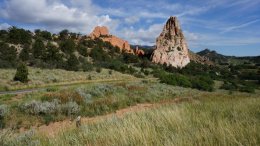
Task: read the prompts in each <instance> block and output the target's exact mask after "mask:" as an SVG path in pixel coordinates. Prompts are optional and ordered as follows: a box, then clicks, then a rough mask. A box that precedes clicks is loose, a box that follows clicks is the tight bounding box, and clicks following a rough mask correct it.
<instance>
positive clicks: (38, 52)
mask: <svg viewBox="0 0 260 146" xmlns="http://www.w3.org/2000/svg"><path fill="white" fill-rule="evenodd" d="M32 50H33V56H34V58H36V59H42V57H43V56H44V52H45V46H44V44H43V42H42V40H40V39H37V40H36V41H35V43H34V44H33V48H32Z"/></svg>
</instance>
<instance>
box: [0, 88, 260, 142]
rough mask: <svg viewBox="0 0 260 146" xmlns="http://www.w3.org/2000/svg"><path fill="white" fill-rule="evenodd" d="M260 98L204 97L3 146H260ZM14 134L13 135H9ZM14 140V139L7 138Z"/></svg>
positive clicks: (24, 136) (30, 135)
mask: <svg viewBox="0 0 260 146" xmlns="http://www.w3.org/2000/svg"><path fill="white" fill-rule="evenodd" d="M259 123H260V98H259V96H256V95H251V94H244V93H243V94H241V93H234V94H233V95H229V94H223V93H200V94H197V95H195V96H194V97H193V98H192V100H189V101H188V102H180V103H170V102H169V103H164V104H163V105H161V106H158V107H157V106H156V107H154V108H151V109H146V110H142V111H139V112H130V113H127V114H125V115H124V116H123V117H117V116H111V117H108V118H103V119H101V120H99V121H97V122H94V123H85V124H83V125H82V126H81V127H80V128H75V129H71V130H64V131H63V132H61V133H60V134H58V135H56V136H55V137H46V136H43V135H39V134H37V132H35V131H29V132H27V133H24V134H21V135H19V136H18V138H17V137H16V138H12V137H5V135H3V134H2V139H3V138H6V139H5V141H2V144H3V145H5V144H6V145H9V144H10V145H64V146H65V145H118V146H119V145H120V146H121V145H140V146H141V145H178V146H182V145H184V146H187V145H188V146H189V145H190V146H193V145H247V146H256V145H259V144H260V133H259V131H260V124H259ZM6 133H8V132H6ZM6 135H8V134H6Z"/></svg>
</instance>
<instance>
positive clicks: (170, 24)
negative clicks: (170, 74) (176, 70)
mask: <svg viewBox="0 0 260 146" xmlns="http://www.w3.org/2000/svg"><path fill="white" fill-rule="evenodd" d="M152 61H153V62H155V63H159V64H167V65H168V66H170V65H171V66H174V67H180V68H182V67H185V66H186V65H187V64H188V63H189V62H190V58H189V50H188V46H187V43H186V40H185V38H184V35H183V33H182V30H181V27H180V24H179V22H178V20H177V18H176V17H170V18H169V20H168V21H167V23H166V25H165V26H164V28H163V31H162V33H161V34H160V36H159V37H158V38H157V39H156V49H155V50H154V52H153V55H152Z"/></svg>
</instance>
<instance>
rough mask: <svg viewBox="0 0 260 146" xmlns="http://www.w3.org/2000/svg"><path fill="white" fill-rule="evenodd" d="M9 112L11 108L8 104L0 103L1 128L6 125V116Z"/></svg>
mask: <svg viewBox="0 0 260 146" xmlns="http://www.w3.org/2000/svg"><path fill="white" fill-rule="evenodd" d="M8 112H9V109H8V106H7V105H5V104H3V105H0V129H2V128H4V127H5V121H4V117H5V116H6V115H7V114H8Z"/></svg>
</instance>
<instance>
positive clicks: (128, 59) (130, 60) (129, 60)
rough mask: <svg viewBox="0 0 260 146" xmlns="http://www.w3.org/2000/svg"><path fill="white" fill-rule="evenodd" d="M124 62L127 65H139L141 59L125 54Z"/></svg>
mask: <svg viewBox="0 0 260 146" xmlns="http://www.w3.org/2000/svg"><path fill="white" fill-rule="evenodd" d="M123 58H124V62H125V63H139V57H138V56H136V55H133V54H127V53H124V54H123Z"/></svg>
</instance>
